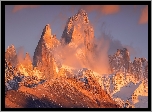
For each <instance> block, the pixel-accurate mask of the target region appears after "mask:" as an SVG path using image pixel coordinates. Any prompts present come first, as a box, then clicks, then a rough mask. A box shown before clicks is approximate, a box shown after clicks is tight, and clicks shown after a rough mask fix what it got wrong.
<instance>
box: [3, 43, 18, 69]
mask: <svg viewBox="0 0 152 112" xmlns="http://www.w3.org/2000/svg"><path fill="white" fill-rule="evenodd" d="M5 59H6V61H7V62H10V63H11V64H12V65H13V66H16V65H17V54H16V49H15V47H14V45H11V46H8V48H7V50H6V52H5Z"/></svg>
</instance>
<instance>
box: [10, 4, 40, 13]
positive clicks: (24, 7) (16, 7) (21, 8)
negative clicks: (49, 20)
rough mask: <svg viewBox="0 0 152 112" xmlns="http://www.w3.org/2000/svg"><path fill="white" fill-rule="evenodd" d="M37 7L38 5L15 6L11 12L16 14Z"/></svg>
mask: <svg viewBox="0 0 152 112" xmlns="http://www.w3.org/2000/svg"><path fill="white" fill-rule="evenodd" d="M37 7H39V5H15V6H14V8H13V10H12V12H13V13H16V12H18V11H20V10H23V9H27V8H37Z"/></svg>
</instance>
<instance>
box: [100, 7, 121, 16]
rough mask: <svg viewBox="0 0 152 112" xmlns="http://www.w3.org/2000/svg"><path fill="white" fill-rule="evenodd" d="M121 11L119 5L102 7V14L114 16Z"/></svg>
mask: <svg viewBox="0 0 152 112" xmlns="http://www.w3.org/2000/svg"><path fill="white" fill-rule="evenodd" d="M119 11H120V7H119V5H104V6H102V7H101V12H102V13H103V14H106V15H107V14H114V13H117V12H119Z"/></svg>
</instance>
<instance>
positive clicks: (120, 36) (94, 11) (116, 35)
mask: <svg viewBox="0 0 152 112" xmlns="http://www.w3.org/2000/svg"><path fill="white" fill-rule="evenodd" d="M80 8H83V9H85V10H86V12H87V14H88V17H89V20H90V22H91V24H92V26H93V28H94V31H95V32H94V34H95V38H97V39H100V38H101V37H104V38H105V39H107V41H109V43H110V49H109V52H108V53H109V54H113V53H114V52H115V49H118V48H120V49H121V48H122V47H123V46H125V47H128V50H129V51H130V54H131V60H133V59H134V57H135V56H136V57H145V58H148V46H147V44H148V23H147V20H148V19H147V18H148V8H147V6H141V5H134V6H133V5H130V6H128V5H126V6H125V5H123V6H121V5H119V6H118V5H115V6H108V5H105V6H102V5H101V6H72V7H71V6H51V5H47V6H43V5H42V6H6V7H5V13H6V16H5V18H6V21H5V26H6V30H5V31H6V32H5V40H6V42H5V50H6V48H7V47H8V46H9V45H11V44H12V43H13V44H14V45H15V47H16V48H17V50H19V49H24V54H25V52H29V54H30V55H31V57H33V55H34V53H33V52H34V50H35V47H36V46H37V42H38V40H39V38H40V35H41V33H42V29H43V27H44V26H45V25H46V24H50V26H51V30H52V34H55V35H56V37H57V38H58V39H60V38H61V36H62V31H63V30H64V27H65V24H66V21H67V19H68V18H69V17H70V16H72V15H74V14H75V13H76V12H77V10H78V9H80ZM103 32H104V33H106V35H104V34H103ZM111 37H113V39H112V40H111V39H110V38H111ZM16 40H18V41H16ZM141 43H142V45H141Z"/></svg>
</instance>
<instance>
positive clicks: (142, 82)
mask: <svg viewBox="0 0 152 112" xmlns="http://www.w3.org/2000/svg"><path fill="white" fill-rule="evenodd" d="M99 46H100V45H99V44H98V43H96V41H95V36H94V29H93V26H91V24H90V22H89V19H88V16H87V13H86V11H85V10H83V9H80V10H79V11H78V12H77V13H76V14H75V15H74V16H72V17H70V18H68V20H67V22H66V25H65V28H64V31H63V34H62V36H61V39H60V40H58V39H57V37H56V35H55V34H52V32H51V28H50V25H49V24H47V25H45V27H44V29H43V31H42V35H41V37H40V40H39V41H38V45H37V46H36V49H35V51H34V56H33V61H32V59H31V57H30V54H29V53H26V55H25V58H24V59H22V58H21V57H20V56H18V55H17V52H16V49H15V46H14V45H11V46H9V47H8V49H7V50H6V52H5V94H6V95H5V101H6V102H5V106H6V107H7V108H17V107H19V108H33V107H34V108H62V107H63V108H64V107H65V108H138V107H139V108H140V107H144V108H147V107H148V60H147V59H146V58H137V57H135V59H134V61H133V62H131V60H130V54H129V51H128V50H127V48H123V49H119V48H118V49H116V52H115V54H113V55H108V54H107V55H106V56H107V57H105V60H107V61H106V63H103V61H100V59H101V57H102V56H100V55H99V54H100V53H99V51H100V50H98V49H99ZM101 55H102V54H101ZM96 63H98V64H96ZM107 63H108V64H107ZM101 65H104V66H105V67H104V68H106V70H105V69H103V67H102V66H101ZM97 68H98V69H97ZM105 71H106V72H105ZM139 98H140V99H139ZM20 99H22V100H20ZM141 99H142V100H141ZM146 104H147V105H146ZM143 105H144V106H143Z"/></svg>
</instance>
